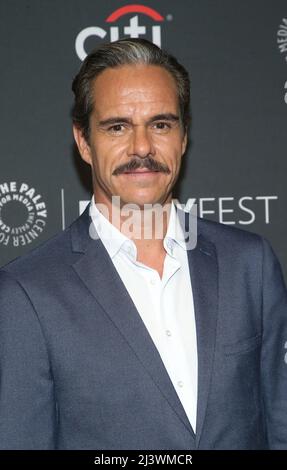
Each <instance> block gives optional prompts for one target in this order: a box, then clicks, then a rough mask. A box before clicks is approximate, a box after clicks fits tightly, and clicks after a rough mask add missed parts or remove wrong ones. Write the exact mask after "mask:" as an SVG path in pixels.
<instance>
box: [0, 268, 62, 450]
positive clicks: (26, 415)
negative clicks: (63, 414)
mask: <svg viewBox="0 0 287 470" xmlns="http://www.w3.org/2000/svg"><path fill="white" fill-rule="evenodd" d="M55 416H56V413H55V400H54V386H53V379H52V374H51V370H50V363H49V358H48V353H47V348H46V344H45V339H44V337H43V332H42V329H41V326H40V323H39V320H38V318H37V314H36V312H35V309H34V308H33V305H32V302H31V301H30V299H29V297H28V295H27V293H26V292H25V290H24V289H23V287H22V286H21V285H20V283H19V282H17V281H16V280H14V279H13V278H12V277H11V276H10V274H8V273H7V272H5V271H0V449H54V448H55Z"/></svg>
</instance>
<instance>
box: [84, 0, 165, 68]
mask: <svg viewBox="0 0 287 470" xmlns="http://www.w3.org/2000/svg"><path fill="white" fill-rule="evenodd" d="M127 17H128V18H127ZM166 19H167V20H169V21H170V20H171V19H172V15H167V17H166ZM164 20H165V18H164V17H163V16H162V15H161V14H160V13H159V12H158V11H156V10H155V9H154V8H151V7H147V6H145V5H126V6H123V7H121V8H118V9H117V10H115V11H114V12H112V13H111V14H110V15H109V16H108V17H107V18H106V19H105V23H106V26H105V27H104V28H102V27H101V26H89V27H87V28H84V29H83V30H82V31H81V32H80V33H79V34H78V36H77V38H76V42H75V48H76V53H77V55H78V57H79V59H80V60H84V59H85V57H86V56H87V52H86V42H87V40H88V39H89V38H93V39H94V40H96V41H98V40H105V41H106V42H114V41H117V40H118V39H120V38H123V37H130V38H139V37H146V38H147V39H149V40H151V41H152V42H153V43H154V44H156V45H157V46H159V47H161V28H162V24H163V22H164ZM127 21H128V22H127Z"/></svg>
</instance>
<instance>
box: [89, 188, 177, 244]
mask: <svg viewBox="0 0 287 470" xmlns="http://www.w3.org/2000/svg"><path fill="white" fill-rule="evenodd" d="M95 202H96V206H97V208H98V209H99V210H100V212H101V213H102V214H103V215H104V216H105V217H106V218H107V219H108V220H109V222H110V223H111V224H113V225H114V226H115V227H116V228H117V229H118V230H120V231H121V232H122V233H123V234H124V235H125V236H126V237H128V238H130V239H131V240H133V241H134V243H135V245H136V247H137V249H138V251H139V250H140V251H145V250H147V249H148V250H151V249H152V251H159V250H162V249H163V239H164V237H165V235H166V232H167V227H168V222H169V217H170V210H171V202H172V197H171V196H170V197H169V198H168V199H167V200H166V201H165V202H164V203H163V204H160V203H156V204H146V205H145V207H141V208H139V207H138V206H136V205H133V204H132V203H130V204H125V205H121V204H120V200H119V198H115V197H114V198H113V200H112V201H105V202H102V201H100V200H99V198H96V196H95Z"/></svg>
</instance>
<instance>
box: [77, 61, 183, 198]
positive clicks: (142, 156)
mask: <svg viewBox="0 0 287 470" xmlns="http://www.w3.org/2000/svg"><path fill="white" fill-rule="evenodd" d="M93 99H94V109H93V112H92V114H91V117H90V139H89V143H87V142H86V141H85V139H84V137H83V136H82V133H81V131H79V130H77V129H76V128H74V135H75V138H76V141H77V144H78V147H79V150H80V153H81V155H82V158H83V159H84V160H85V161H87V162H88V163H89V164H90V165H91V166H92V169H93V179H94V193H95V200H96V202H101V203H106V204H110V202H111V199H112V196H120V200H121V204H126V203H134V204H137V205H139V206H140V207H142V206H143V204H155V203H160V204H164V203H165V202H167V201H168V200H169V199H170V198H171V190H172V188H173V186H174V184H175V182H176V180H177V177H178V173H179V169H180V164H181V158H182V155H183V153H184V151H185V148H186V134H185V132H184V129H183V126H182V123H181V121H180V113H179V102H178V96H177V90H176V84H175V82H174V79H173V77H172V76H171V75H170V74H169V73H168V72H167V71H166V70H165V69H163V68H161V67H158V66H151V65H148V66H147V65H126V66H121V67H118V68H110V69H106V70H105V71H104V72H103V73H102V74H101V75H99V77H97V79H96V80H95V82H94V85H93Z"/></svg>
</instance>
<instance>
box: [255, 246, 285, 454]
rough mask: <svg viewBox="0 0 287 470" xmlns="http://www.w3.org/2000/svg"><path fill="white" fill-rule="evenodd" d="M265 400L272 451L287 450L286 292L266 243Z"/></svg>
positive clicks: (263, 391) (280, 273)
mask: <svg viewBox="0 0 287 470" xmlns="http://www.w3.org/2000/svg"><path fill="white" fill-rule="evenodd" d="M262 266H263V268H262V286H263V290H262V308H263V338H262V354H261V378H262V398H263V404H264V410H265V422H266V431H267V438H268V442H269V448H270V449H287V292H286V287H285V283H284V279H283V275H282V271H281V267H280V265H279V262H278V260H277V259H276V257H275V255H274V253H273V251H272V249H271V247H270V245H269V244H268V242H267V241H266V240H263V264H262Z"/></svg>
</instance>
